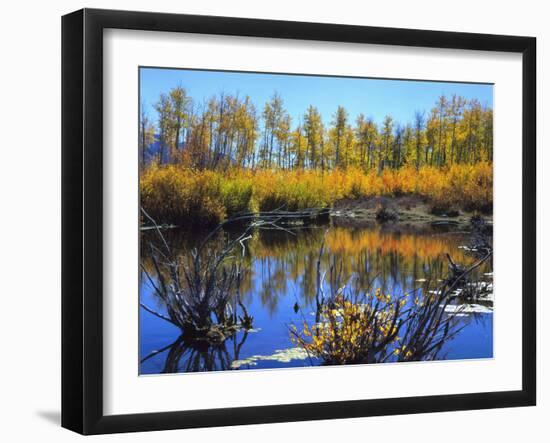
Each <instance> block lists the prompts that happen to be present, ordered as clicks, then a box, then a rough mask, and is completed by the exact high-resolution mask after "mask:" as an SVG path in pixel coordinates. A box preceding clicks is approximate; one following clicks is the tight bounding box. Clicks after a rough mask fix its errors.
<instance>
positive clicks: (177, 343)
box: [140, 222, 492, 373]
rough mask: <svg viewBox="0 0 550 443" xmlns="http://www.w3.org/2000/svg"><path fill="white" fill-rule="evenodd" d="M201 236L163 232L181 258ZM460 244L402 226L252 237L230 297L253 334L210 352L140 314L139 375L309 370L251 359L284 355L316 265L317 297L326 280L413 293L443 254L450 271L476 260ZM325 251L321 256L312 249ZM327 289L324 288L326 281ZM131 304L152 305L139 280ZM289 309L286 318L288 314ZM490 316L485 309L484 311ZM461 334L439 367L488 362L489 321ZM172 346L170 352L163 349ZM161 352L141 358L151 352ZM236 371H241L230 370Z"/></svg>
mask: <svg viewBox="0 0 550 443" xmlns="http://www.w3.org/2000/svg"><path fill="white" fill-rule="evenodd" d="M232 235H235V233H232V232H231V231H221V232H220V233H219V236H218V238H217V239H216V240H215V241H218V242H220V243H221V244H222V243H223V242H224V240H225V239H226V238H227V237H228V236H229V237H230V236H232ZM203 236H204V233H201V232H189V231H181V230H180V231H175V230H174V231H168V232H167V233H166V238H167V241H168V242H169V244H170V246H171V248H173V250H174V251H175V252H176V254H179V255H181V256H185V255H186V254H189V251H190V250H191V249H192V248H193V247H194V246H195V245H196V244H197V243H198V242H199V241H200V240H201V238H203ZM148 241H152V242H155V241H156V240H155V237H154V235H152V233H147V232H146V233H143V234H142V245H143V244H144V242H148ZM468 241H469V235H468V233H466V232H463V231H460V230H457V229H452V228H448V227H447V228H434V227H430V226H422V227H415V226H404V225H376V224H375V225H367V226H365V225H362V226H345V225H343V226H342V225H337V223H334V222H333V223H332V224H331V225H330V226H308V227H299V228H297V229H292V231H291V232H288V231H273V230H261V231H257V232H254V233H253V234H252V237H251V238H250V239H249V240H248V241H247V244H246V248H245V249H244V255H243V256H242V257H241V256H240V254H238V260H240V261H241V262H242V263H241V264H242V269H243V274H242V277H241V280H240V293H241V297H242V300H243V303H244V304H245V305H246V307H247V309H248V311H249V312H250V314H251V315H252V316H253V317H254V327H255V328H257V330H258V332H257V333H254V334H246V333H242V332H240V333H238V334H236V335H235V336H233V337H231V338H230V339H228V340H226V341H225V342H224V343H222V344H218V345H216V346H211V345H206V344H205V343H202V344H197V343H186V342H185V341H184V340H183V339H182V338H181V337H179V334H180V332H179V331H176V330H174V329H173V328H169V327H166V326H162V325H161V324H160V323H161V322H162V320H160V319H158V318H153V317H152V316H150V315H149V314H148V313H147V312H141V314H140V315H141V324H140V334H141V335H140V338H141V340H140V352H141V356H142V359H143V361H142V363H141V364H140V370H141V372H142V373H160V372H190V371H211V370H226V369H232V368H233V369H234V368H235V366H234V365H233V366H232V363H233V362H235V361H247V359H248V360H249V361H254V365H255V366H254V367H258V368H270V367H286V366H308V365H310V364H311V361H309V360H307V359H304V360H299V359H295V360H290V361H279V360H278V359H277V358H262V359H259V358H256V359H254V358H253V357H255V356H256V357H257V356H259V355H262V356H270V355H278V354H277V352H278V351H281V350H286V349H290V348H292V347H293V344H292V343H291V341H290V339H289V334H288V325H289V324H291V323H292V322H301V321H302V320H303V317H305V320H306V321H307V322H312V321H314V317H313V316H311V313H312V312H313V311H314V310H315V293H316V284H317V282H316V278H317V277H316V275H317V272H316V270H317V261H318V260H319V259H320V260H321V266H322V268H323V269H331V272H330V273H329V274H328V275H327V279H326V281H324V283H323V284H324V285H326V288H327V291H328V290H329V288H330V287H331V286H333V285H335V283H336V280H346V281H349V283H350V285H353V287H354V288H355V289H357V290H365V289H366V288H371V289H372V290H376V289H377V288H381V290H382V291H383V292H384V293H391V294H395V295H402V294H404V293H405V292H407V291H410V290H413V289H415V288H426V287H427V286H428V285H429V284H431V285H432V286H433V284H434V283H436V282H438V281H440V280H443V279H444V278H445V277H446V276H447V274H448V262H447V259H446V257H445V254H446V253H450V254H451V256H452V258H453V260H454V262H455V263H460V264H462V265H464V266H468V265H471V264H472V263H474V262H475V260H476V258H475V256H473V255H472V254H471V253H469V252H468V251H467V250H465V249H463V248H461V246H462V245H465V244H467V243H468ZM323 242H324V244H325V253H324V254H323V255H322V256H321V257H320V256H319V249H320V248H321V245H322V244H323ZM142 253H143V255H142V258H141V259H142V264H143V265H144V268H145V269H148V268H151V266H152V263H151V260H150V257H148V256H147V249H146V248H142ZM490 272H492V263H490V261H489V262H487V263H484V264H483V265H482V266H481V267H479V268H478V269H476V270H475V273H474V275H473V277H472V279H473V280H475V281H478V280H483V279H485V278H486V277H485V274H488V273H490ZM331 279H332V280H334V281H331ZM141 299H142V301H146V302H148V303H152V304H155V303H156V306H157V307H158V308H159V309H162V306H161V305H159V304H158V300H155V296H154V294H153V293H152V291H151V288H150V286H149V285H148V283H147V281H146V279H142V281H141ZM297 307H298V308H299V309H296V308H297ZM491 309H492V307H491ZM460 321H461V322H462V323H463V326H465V327H464V329H463V330H462V331H461V333H460V334H458V335H457V337H456V338H455V339H454V340H453V343H450V344H449V346H446V348H445V349H444V351H445V352H444V354H445V356H446V358H480V357H491V356H492V314H491V313H489V312H485V313H477V312H472V313H471V315H468V316H462V318H461V320H460ZM171 343H173V345H172V346H169V345H170V344H171ZM167 346H168V348H167V349H166V350H164V351H163V352H158V353H155V354H152V355H151V353H152V352H153V351H155V350H162V349H163V347H164V348H166V347H167ZM237 367H240V368H243V367H244V368H246V367H249V366H246V365H244V366H243V365H239V366H237Z"/></svg>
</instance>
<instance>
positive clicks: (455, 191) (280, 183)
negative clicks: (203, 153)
mask: <svg viewBox="0 0 550 443" xmlns="http://www.w3.org/2000/svg"><path fill="white" fill-rule="evenodd" d="M140 191H141V204H142V206H143V207H144V208H145V209H146V210H147V211H148V212H149V213H150V214H151V216H153V217H154V218H155V219H157V220H158V221H159V222H161V223H170V222H172V223H182V222H196V223H218V222H220V221H221V220H223V219H224V218H226V217H228V216H231V215H232V214H236V213H239V212H255V211H258V210H262V211H269V210H273V209H277V208H285V209H286V210H289V211H295V210H300V209H306V208H319V207H330V206H332V205H333V204H334V203H335V202H336V201H337V200H340V199H343V198H349V199H358V198H364V197H373V196H399V195H405V194H417V195H420V196H423V197H427V198H429V199H430V200H431V201H432V203H433V204H434V205H438V206H441V207H456V208H461V209H466V210H487V209H488V208H490V207H491V205H492V202H493V166H492V163H488V162H479V163H476V164H473V165H470V164H454V165H451V166H448V167H443V168H435V167H430V166H425V167H422V168H420V169H419V170H416V168H414V167H412V166H405V167H402V168H400V169H397V170H394V169H386V170H384V171H382V173H381V174H378V173H376V172H374V171H371V172H368V173H365V172H364V171H362V170H361V169H359V168H348V169H335V170H332V171H320V170H304V169H298V170H280V169H279V170H272V169H259V170H251V169H242V168H234V169H229V170H228V171H210V170H196V169H192V168H188V167H183V166H181V165H167V166H156V165H152V166H150V167H148V168H147V169H146V170H144V171H143V172H142V174H141V177H140Z"/></svg>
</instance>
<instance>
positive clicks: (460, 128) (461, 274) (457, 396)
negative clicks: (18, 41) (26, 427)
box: [62, 9, 536, 434]
mask: <svg viewBox="0 0 550 443" xmlns="http://www.w3.org/2000/svg"><path fill="white" fill-rule="evenodd" d="M62 25H63V28H62V55H63V67H62V76H63V78H62V91H63V93H62V105H63V115H62V120H63V127H62V135H63V137H62V138H63V146H62V151H63V155H62V159H63V165H62V171H63V228H62V234H63V235H62V237H63V245H62V251H63V266H62V267H63V277H62V278H63V303H62V306H63V312H62V321H63V325H62V334H63V337H62V343H63V346H62V349H63V352H62V354H63V355H62V357H63V365H62V369H63V374H62V379H63V383H62V387H63V389H62V401H63V404H62V425H63V426H64V427H66V428H69V429H72V430H74V431H77V432H80V433H83V434H100V433H113V432H129V431H146V430H160V429H176V428H190V427H201V426H226V425H237V424H251V423H269V422H280V421H297V420H314V419H327V418H344V417H359V416H373V415H387V414H409V413H421V412H432V411H453V410H464V409H482V408H497V407H512V406H528V405H534V404H535V398H536V395H535V392H536V388H535V387H536V374H535V366H536V364H535V363H536V357H535V348H536V343H535V305H536V303H535V296H536V285H535V257H536V252H535V250H536V217H535V202H536V180H535V130H536V126H535V120H536V119H535V110H536V105H535V71H536V70H535V59H536V55H535V48H536V42H535V39H534V38H530V37H512V36H497V35H484V34H464V33H452V32H435V31H421V30H409V29H388V28H373V27H359V26H348V25H337V24H319V23H298V22H280V21H269V20H255V19H254V20H253V19H243V18H228V17H208V16H190V15H174V14H158V13H145V12H125V11H108V10H90V9H84V10H81V11H77V12H74V13H72V14H69V15H66V16H64V17H63V22H62Z"/></svg>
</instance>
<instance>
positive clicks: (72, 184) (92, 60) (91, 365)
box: [62, 9, 536, 434]
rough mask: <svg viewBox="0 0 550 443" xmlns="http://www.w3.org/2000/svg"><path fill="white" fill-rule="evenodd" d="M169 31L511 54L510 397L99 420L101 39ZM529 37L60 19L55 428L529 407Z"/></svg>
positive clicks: (186, 20)
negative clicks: (515, 373)
mask: <svg viewBox="0 0 550 443" xmlns="http://www.w3.org/2000/svg"><path fill="white" fill-rule="evenodd" d="M107 28H118V29H132V30H147V31H171V32H186V33H200V34H217V35H227V36H249V37H269V38H281V39H302V40H317V41H333V42H353V43H369V44H377V45H399V46H417V47H428V48H453V49H468V50H481V51H503V52H511V53H519V54H522V63H523V80H522V81H523V86H522V87H523V98H522V112H523V119H522V130H523V139H522V152H523V165H522V168H523V169H522V174H523V189H522V193H523V202H522V205H523V214H522V220H523V234H522V235H523V238H522V240H523V257H522V260H523V268H522V273H523V274H522V275H523V293H522V388H521V390H517V391H507V392H485V393H483V392H482V393H473V394H458V395H437V396H422V397H404V398H392V399H372V400H357V401H337V402H324V403H308V404H283V405H266V406H261V407H238V408H230V409H209V410H191V411H178V412H160V413H143V414H131V415H114V416H113V415H109V416H106V415H104V413H103V407H102V405H103V375H102V374H103V341H102V340H103V334H102V330H103V329H102V328H103V318H102V316H103V299H102V290H103V289H102V284H103V276H102V268H103V227H102V223H103V215H102V214H103V209H102V205H103V198H102V195H103V148H102V137H103V121H102V120H103V111H102V109H103V88H102V84H103V79H102V76H103V30H104V29H107ZM535 67H536V39H535V38H532V37H516V36H503V35H485V34H470V33H455V32H440V31H422V30H411V29H390V28H377V27H364V26H348V25H338V24H320V23H300V22H283V21H273V20H256V19H244V18H229V17H211V16H197V15H176V14H162V13H148V12H127V11H110V10H97V9H83V10H80V11H76V12H73V13H71V14H68V15H65V16H64V17H63V18H62V426H63V427H65V428H68V429H71V430H73V431H76V432H79V433H82V434H103V433H115V432H132V431H151V430H162V429H178V428H194V427H211V426H228V425H240V424H255V423H273V422H285V421H301V420H318V419H330V418H346V417H362V416H380V415H390V414H411V413H424V412H436V411H458V410H467V409H486V408H501V407H512V406H530V405H535V402H536V354H535V350H536V341H535V340H536V337H535V335H536V323H535V320H536V316H535V308H536V300H535V295H536V278H535V277H536V275H535V273H536V270H535V269H536V144H535V143H536V142H535V140H536V133H535V131H536V89H535V85H536V69H535Z"/></svg>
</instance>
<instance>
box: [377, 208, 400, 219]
mask: <svg viewBox="0 0 550 443" xmlns="http://www.w3.org/2000/svg"><path fill="white" fill-rule="evenodd" d="M398 219H399V215H398V213H397V211H396V210H395V209H393V208H389V207H387V206H384V205H381V206H380V207H379V208H378V209H377V210H376V220H378V221H379V222H382V223H384V222H389V221H397V220H398Z"/></svg>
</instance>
